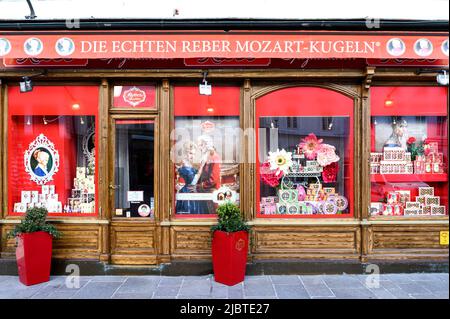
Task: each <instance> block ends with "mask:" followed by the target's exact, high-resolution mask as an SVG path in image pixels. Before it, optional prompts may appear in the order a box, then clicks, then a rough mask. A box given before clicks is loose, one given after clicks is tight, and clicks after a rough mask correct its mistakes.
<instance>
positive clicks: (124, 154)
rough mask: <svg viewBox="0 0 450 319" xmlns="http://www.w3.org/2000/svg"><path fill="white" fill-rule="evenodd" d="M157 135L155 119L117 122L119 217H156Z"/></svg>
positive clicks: (117, 201) (117, 194) (116, 213)
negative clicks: (155, 145) (155, 157)
mask: <svg viewBox="0 0 450 319" xmlns="http://www.w3.org/2000/svg"><path fill="white" fill-rule="evenodd" d="M154 134H155V124H154V122H153V121H146V120H118V121H116V152H115V170H114V172H115V173H114V174H115V175H114V176H115V186H114V187H115V215H116V216H122V217H151V218H153V217H154V207H155V199H154V187H153V184H154V183H153V182H154V143H155V140H154Z"/></svg>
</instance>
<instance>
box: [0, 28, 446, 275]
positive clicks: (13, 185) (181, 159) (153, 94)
mask: <svg viewBox="0 0 450 319" xmlns="http://www.w3.org/2000/svg"><path fill="white" fill-rule="evenodd" d="M149 38H151V39H152V40H149ZM2 39H3V40H2ZM0 41H3V43H4V47H5V48H4V49H2V50H3V65H2V66H0V79H1V91H0V92H1V93H0V101H1V103H0V118H1V121H0V132H1V140H2V144H1V145H2V152H1V163H2V165H1V171H0V172H1V174H0V175H1V176H2V178H1V184H0V185H1V186H0V187H1V188H0V189H1V191H0V202H1V217H0V233H1V246H0V247H1V250H0V251H1V258H0V261H1V260H2V259H3V260H10V259H13V258H14V252H15V241H14V239H7V238H6V233H7V232H8V231H9V230H10V229H11V228H12V227H13V226H14V225H15V224H16V223H17V222H19V220H20V219H21V217H22V216H23V215H24V212H25V211H26V210H27V208H30V207H36V206H38V207H40V206H43V207H46V208H47V209H48V210H49V219H50V220H51V221H53V222H54V223H55V224H56V225H57V227H58V229H59V230H61V231H62V234H63V236H62V238H61V239H58V240H56V241H55V242H54V250H53V254H54V258H55V259H59V260H65V261H70V260H88V261H92V262H98V263H102V264H107V265H141V266H158V265H161V264H170V263H173V262H191V261H198V262H209V261H210V259H211V232H210V227H211V226H212V225H213V224H214V223H215V222H216V217H215V209H216V207H217V205H218V204H220V203H221V202H223V201H226V200H231V201H233V202H236V203H238V204H239V205H240V207H241V210H242V213H243V215H244V217H245V219H246V220H247V221H248V222H249V223H250V225H251V226H252V230H251V239H252V240H251V244H250V245H251V247H250V253H249V260H250V262H251V263H254V262H262V261H286V262H291V261H296V262H302V261H321V262H327V261H328V262H330V263H333V262H335V261H352V262H354V263H371V262H380V261H381V262H392V263H396V262H402V261H405V260H406V261H409V262H430V263H435V262H437V263H445V262H448V186H449V185H448V163H449V162H448V155H449V152H448V132H449V121H448V112H449V104H448V84H447V85H442V84H440V83H438V82H437V81H436V76H437V75H438V74H442V72H443V71H444V70H446V71H447V72H448V33H445V32H429V33H427V32H422V33H420V34H419V33H416V32H400V31H395V32H394V31H391V32H389V33H383V32H378V33H377V32H366V31H364V32H363V31H361V32H344V31H342V32H339V33H336V32H332V31H329V32H313V31H310V32H300V31H296V32H287V31H286V32H282V31H277V32H263V31H253V32H228V33H224V32H216V31H204V32H167V33H164V32H134V33H132V32H125V31H124V32H122V31H120V32H119V31H118V32H117V33H102V32H88V33H86V34H80V33H77V32H72V33H67V32H64V34H63V33H61V32H59V33H58V32H57V31H54V32H53V31H52V32H43V33H39V32H34V33H33V32H28V33H26V34H25V33H23V32H22V33H21V32H9V33H8V32H5V33H0ZM239 41H240V42H239ZM41 46H42V48H41ZM72 47H73V48H72ZM33 50H34V51H33ZM427 50H428V51H427ZM0 52H2V51H0ZM36 52H37V54H35V55H33V54H34V53H36ZM243 52H244V53H243ZM30 53H31V54H30ZM64 54H66V56H64ZM217 57H221V58H217ZM26 77H27V78H26ZM30 80H31V84H32V85H33V87H32V90H30V89H29V90H27V85H28V86H29V85H30ZM199 84H211V85H212V87H211V92H210V93H208V87H207V86H206V87H204V88H203V90H206V92H204V91H202V92H201V91H200V89H199ZM25 91H27V92H25ZM445 238H447V241H445Z"/></svg>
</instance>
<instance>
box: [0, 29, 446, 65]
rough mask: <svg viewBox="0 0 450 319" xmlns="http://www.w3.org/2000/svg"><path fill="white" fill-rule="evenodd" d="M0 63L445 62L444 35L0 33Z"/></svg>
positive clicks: (381, 33) (340, 33) (335, 33)
mask: <svg viewBox="0 0 450 319" xmlns="http://www.w3.org/2000/svg"><path fill="white" fill-rule="evenodd" d="M0 57H2V58H49V59H56V58H72V59H100V58H194V57H196V58H198V57H221V58H375V59H392V58H399V59H444V60H448V35H446V34H430V35H427V34H418V33H395V34H394V33H384V32H380V33H373V32H372V33H369V34H362V33H356V34H355V33H342V32H339V33H338V32H327V33H325V32H308V33H301V32H250V31H249V32H232V33H226V32H209V31H208V32H204V31H203V32H202V31H198V32H181V31H180V32H128V33H124V32H104V33H86V32H78V33H76V32H70V33H68V32H67V33H64V32H60V33H54V34H53V33H52V34H48V33H44V34H21V33H9V34H1V33H0Z"/></svg>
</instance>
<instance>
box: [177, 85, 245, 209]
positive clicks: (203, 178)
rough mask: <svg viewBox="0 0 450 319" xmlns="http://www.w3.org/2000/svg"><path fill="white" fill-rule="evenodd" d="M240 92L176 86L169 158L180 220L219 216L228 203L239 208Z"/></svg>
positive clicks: (219, 87) (217, 87)
mask: <svg viewBox="0 0 450 319" xmlns="http://www.w3.org/2000/svg"><path fill="white" fill-rule="evenodd" d="M239 100H240V89H239V87H231V86H230V87H229V86H214V87H213V89H212V95H200V94H199V88H198V86H175V87H174V130H173V131H172V136H171V138H172V141H173V145H172V149H171V159H172V162H173V170H174V193H175V201H174V207H173V209H174V212H175V216H176V217H208V216H215V214H216V208H217V206H218V205H219V204H220V203H222V202H224V201H231V202H235V203H239V191H240V189H239V162H240V160H239V156H240V150H239V149H240V121H239V105H240V103H239Z"/></svg>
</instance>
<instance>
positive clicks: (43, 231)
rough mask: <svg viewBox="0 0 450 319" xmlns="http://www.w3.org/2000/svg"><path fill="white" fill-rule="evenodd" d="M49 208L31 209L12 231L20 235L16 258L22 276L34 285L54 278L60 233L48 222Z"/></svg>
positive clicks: (28, 283) (21, 278) (29, 283)
mask: <svg viewBox="0 0 450 319" xmlns="http://www.w3.org/2000/svg"><path fill="white" fill-rule="evenodd" d="M47 214H48V211H47V209H45V208H37V207H35V208H31V209H28V210H27V212H26V215H25V218H24V219H23V220H22V221H21V223H20V224H18V225H16V226H15V227H14V229H13V230H12V231H10V232H9V233H8V237H9V238H11V237H15V238H16V239H17V248H16V261H17V268H18V273H19V280H20V282H22V283H23V284H24V285H27V286H30V285H35V284H38V283H42V282H46V281H49V280H50V267H51V260H52V237H54V238H59V237H60V233H59V232H58V230H57V229H56V227H55V226H54V225H51V224H48V223H47V222H46V218H47Z"/></svg>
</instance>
